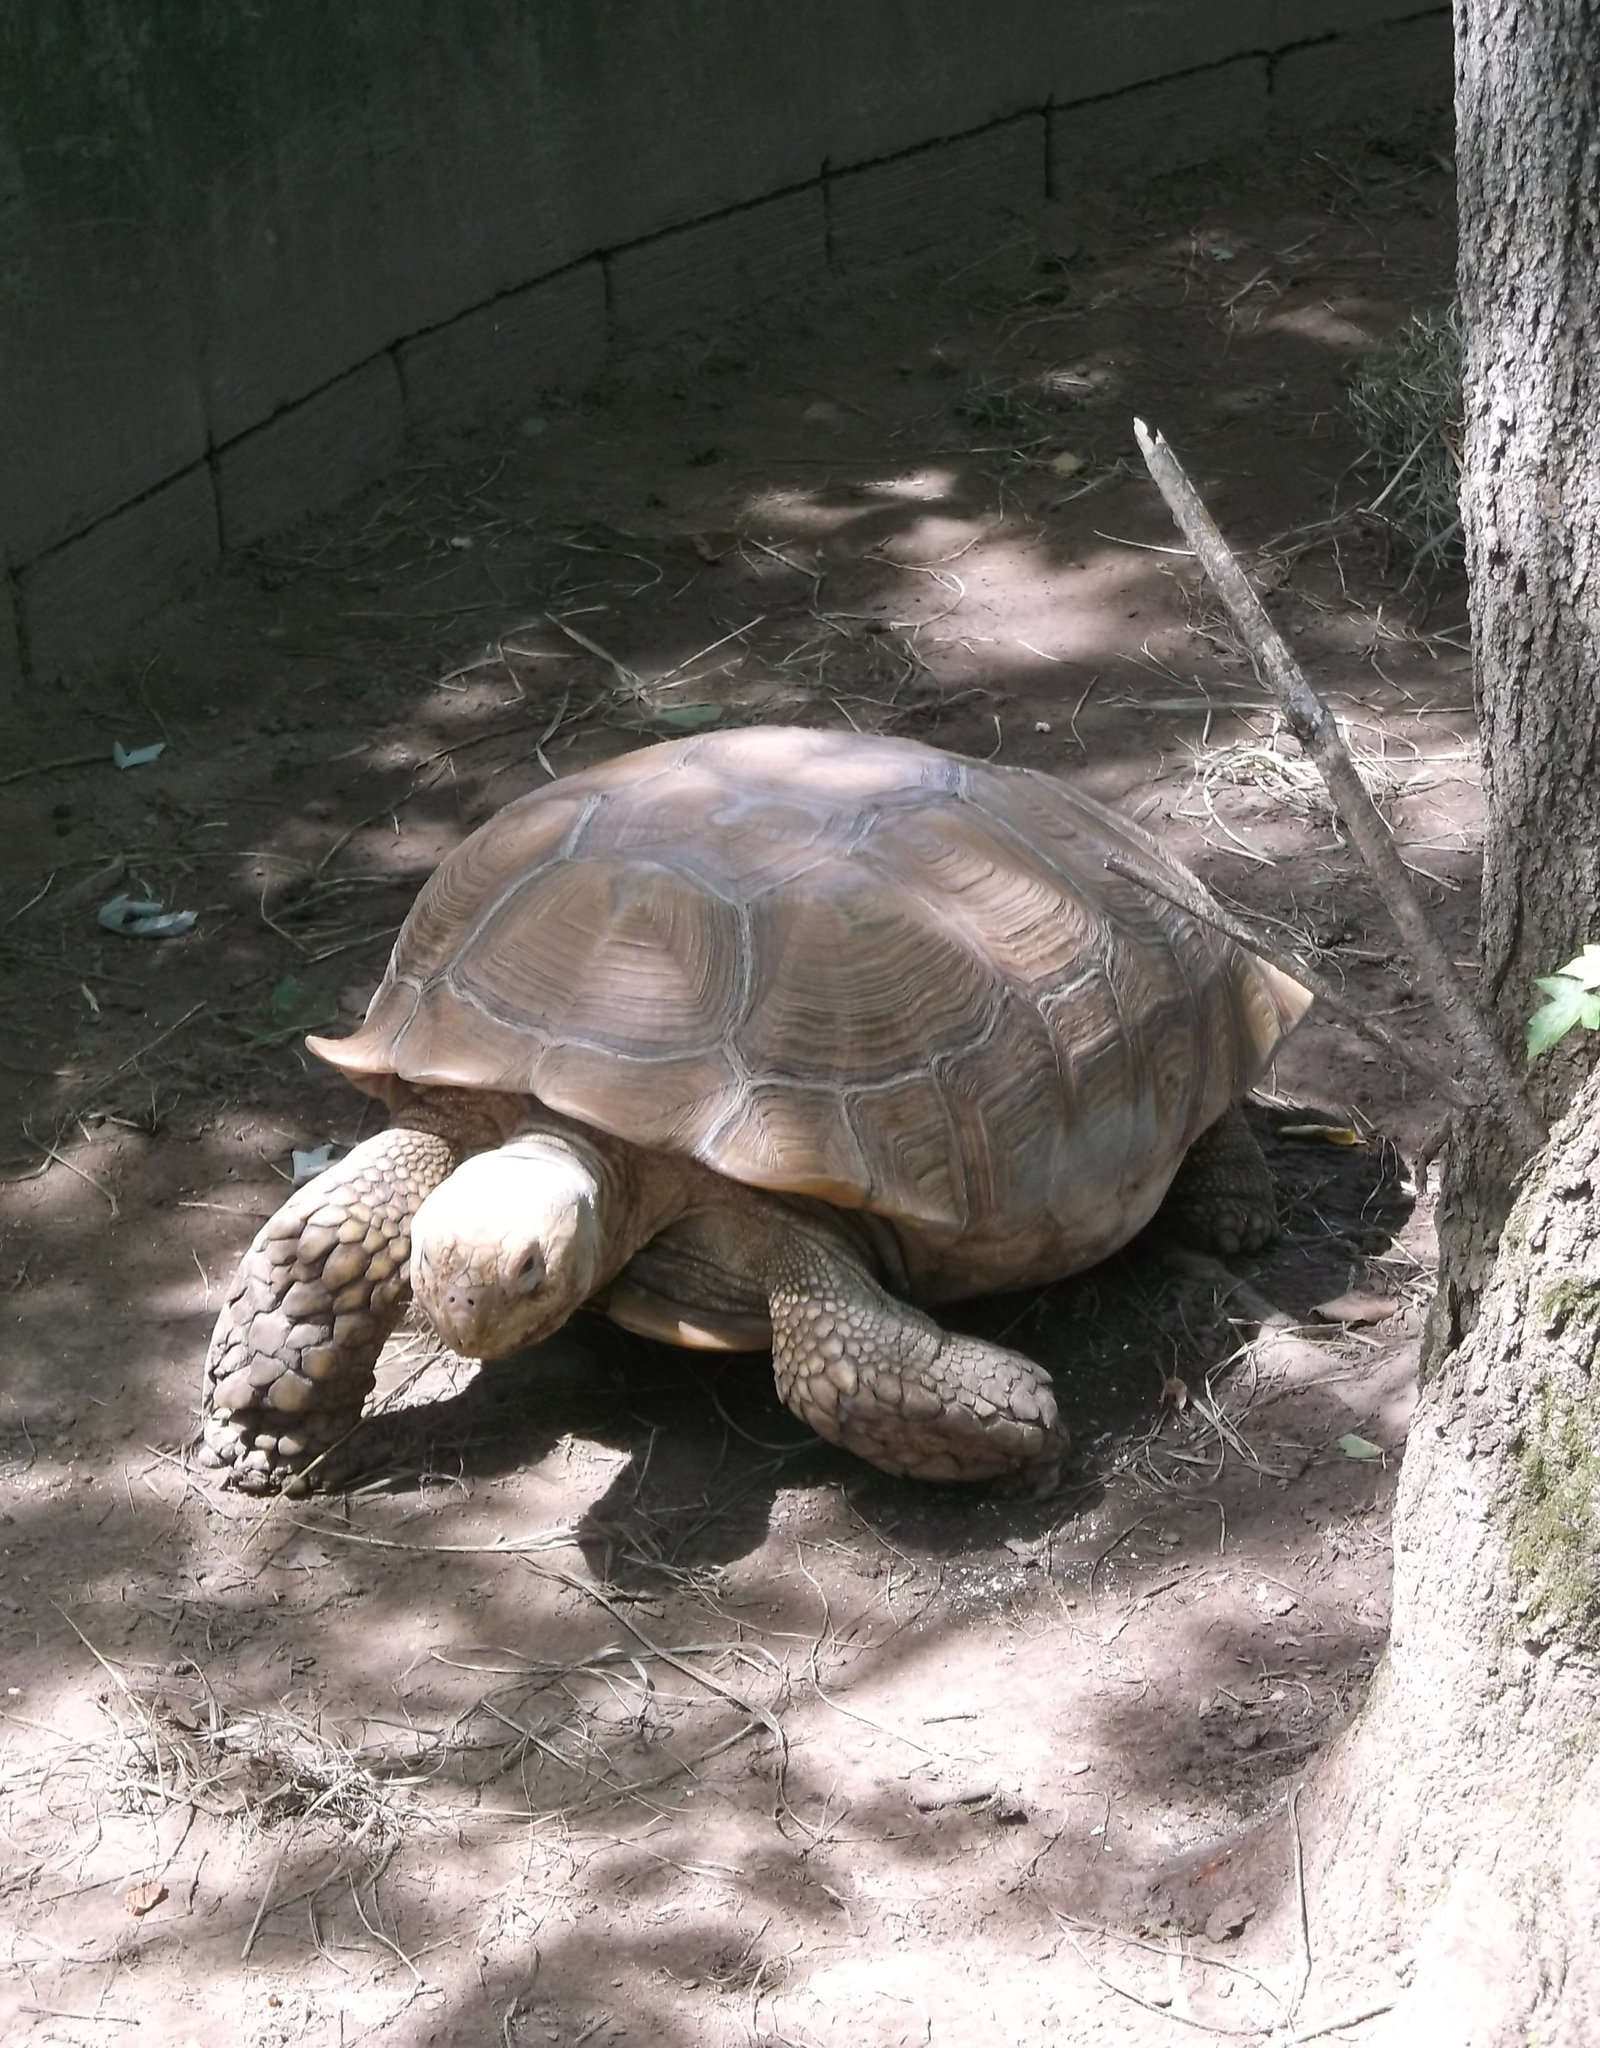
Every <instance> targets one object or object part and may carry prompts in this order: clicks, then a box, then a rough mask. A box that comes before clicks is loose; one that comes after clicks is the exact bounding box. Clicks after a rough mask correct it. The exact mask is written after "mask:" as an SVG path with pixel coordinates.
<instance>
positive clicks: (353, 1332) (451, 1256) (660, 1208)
mask: <svg viewBox="0 0 1600 2048" xmlns="http://www.w3.org/2000/svg"><path fill="white" fill-rule="evenodd" d="M1109 854H1116V855H1119V856H1121V857H1122V859H1123V861H1124V862H1132V863H1134V864H1135V865H1136V866H1141V867H1142V868H1143V869H1144V871H1146V872H1148V873H1149V874H1150V875H1151V876H1152V879H1153V880H1154V881H1155V882H1156V883H1157V884H1158V885H1159V884H1160V883H1161V882H1162V881H1163V880H1164V879H1166V878H1172V879H1174V880H1181V881H1187V882H1188V883H1189V884H1190V886H1191V887H1192V886H1195V885H1194V882H1193V877H1191V876H1189V875H1188V873H1187V871H1186V870H1184V869H1182V868H1181V867H1180V866H1179V865H1178V863H1177V862H1176V861H1174V860H1173V859H1171V858H1170V857H1169V856H1168V855H1166V854H1165V853H1164V852H1163V851H1162V850H1161V848H1160V846H1159V845H1158V844H1157V842H1156V841H1155V839H1153V838H1152V837H1151V836H1150V835H1149V834H1148V833H1146V832H1144V831H1143V830H1141V829H1140V828H1139V827H1138V826H1136V825H1134V824H1132V823H1130V822H1129V821H1127V820H1126V819H1124V818H1122V817H1120V816H1118V815H1117V814H1116V813H1115V812H1114V811H1112V810H1109V809H1107V808H1106V807H1104V806H1103V805H1101V804H1099V803H1096V802H1094V801H1092V800H1091V799H1090V798H1088V797H1086V796H1081V795H1078V794H1076V793H1075V792H1073V791H1072V790H1069V789H1068V788H1067V787H1066V786H1065V785H1063V784H1062V783H1060V782H1057V781H1056V780H1054V779H1053V778H1051V777H1049V776H1046V775H1044V774H1041V773H1038V772H1036V771H1033V770H1028V769H1018V768H1003V767H998V766H993V765H989V764H985V763H981V762H977V761H972V760H964V759H960V758H958V757H956V756H953V755H950V754H945V753H941V752H938V751H936V750H935V749H933V748H931V747H927V746H923V745H920V744H917V743H915V742H912V741H909V740H903V739H895V738H885V737H878V736H870V735H866V734H859V733H835V732H826V731H815V730H801V729H783V728H770V727H769V728H763V729H740V730H726V731H719V732H714V733H705V734H701V735H698V736H696V737H694V738H690V739H684V740H679V741H675V742H668V743H666V744H661V745H655V746H647V747H645V748H642V749H640V750H639V751H636V752H633V753H630V754H625V755H623V756H621V757H619V758H617V759H614V760H611V761H608V762H606V763H605V764H604V765H602V766H600V767H596V768H591V769H588V770H586V771H584V772H582V773H579V774H574V775H572V776H569V777H566V778H564V779H561V780H558V781H555V782H553V783H550V784H548V785H546V786H545V787H543V788H541V789H539V790H537V791H535V792H534V793H533V794H531V795H528V796H524V797H522V798H520V799H518V800H517V801H515V802H513V803H512V804H510V805H509V806H508V807H507V808H505V809H504V810H502V811H500V812H498V813H497V814H496V815H495V816H494V817H492V818H490V819H489V820H488V822H487V823H486V824H484V825H483V826H481V827H480V828H479V829H478V830H477V831H475V832H474V833H473V834H472V835H471V836H470V837H469V838H467V839H466V840H464V841H463V843H462V844H461V845H460V846H459V847H457V848H456V850H455V851H454V852H453V853H451V854H450V855H449V856H448V857H447V858H446V859H445V860H444V861H443V862H442V864H441V865H440V866H439V867H438V868H437V869H436V870H435V872H434V873H433V875H432V876H431V877H430V879H429V880H428V882H427V883H426V885H425V886H424V888H423V890H422V892H421V894H420V895H419V896H418V898H417V901H416V903H415V904H414V906H413V908H412V910H411V913H410V915H409V916H408V917H407V919H406V921H405V924H404V926H403V927H402V929H401V932H400V935H399V938H398V940H397V941H396V944H395V947H394V951H393V954H392V956H391V958H390V961H389V965H388V969H387V972H386V973H385V975H384V977H383V980H382V982H381V984H380V986H379V988H378V990H377V993H376V994H375V995H374V996H373V998H372V1002H371V1004H370V1006H369V1008H368V1011H367V1015H366V1021H365V1022H364V1024H363V1025H362V1026H361V1028H360V1029H359V1030H358V1031H357V1032H356V1033H355V1034H354V1035H353V1036H352V1037H349V1038H345V1039H341V1040H337V1041H332V1040H328V1039H322V1038H312V1039H309V1040H308V1041H307V1043H308V1045H309V1047H310V1048H311V1050H312V1051H313V1052H315V1053H317V1054H319V1055H320V1056H321V1057H322V1058H323V1059H324V1060H327V1061H329V1062H331V1063H332V1065H334V1066H335V1067H337V1068H339V1069H340V1071H341V1072H343V1073H344V1074H346V1075H348V1076H349V1078H350V1079H351V1080H352V1081H353V1082H355V1083H356V1085H357V1086H358V1087H361V1088H363V1089H365V1090H366V1091H367V1092H368V1093H370V1094H372V1095H375V1096H377V1097H378V1099H379V1100H380V1101H381V1102H383V1103H384V1104H385V1105H386V1106H387V1108H388V1111H389V1114H390V1118H391V1121H390V1123H389V1126H388V1128H387V1129H386V1130H384V1131H382V1132H381V1133H380V1134H379V1135H378V1136H376V1137H372V1138H368V1139H367V1140H366V1141H365V1142H364V1143H361V1144H358V1145H357V1146H356V1147H355V1149H354V1150H353V1151H352V1152H350V1153H349V1154H348V1156H347V1157H345V1158H343V1159H341V1160H340V1161H339V1162H338V1163H337V1164H336V1165H333V1166H330V1167H329V1168H328V1169H327V1170H326V1172H324V1173H322V1174H321V1175H319V1176H318V1178H317V1179H315V1180H313V1181H311V1182H310V1183H309V1184H308V1185H307V1186H305V1187H304V1188H302V1189H301V1190H300V1191H299V1192H297V1193H296V1194H295V1195H293V1196H292V1198H291V1199H290V1200H289V1201H288V1202H286V1203H285V1204H284V1206H283V1207H282V1208H281V1209H280V1210H279V1211H278V1213H277V1214H276V1215H275V1216H273V1217H272V1218H271V1220H270V1221H269V1222H268V1223H266V1224H265V1225H264V1227H263V1228H262V1229H261V1231H260V1232H259V1234H258V1235H257V1237H256V1239H255V1242H254V1243H253V1244H252V1245H251V1247H250V1249H249V1251H248V1252H247V1253H246V1254H245V1256H244V1259H243V1261H242V1262H241V1264H240V1266H239V1269H238V1273H237V1276H236V1278H235V1280H234V1283H233V1285H232V1287H231V1289H230V1291H229V1294H228V1298H227V1303H226V1306H225V1307H224V1308H223V1310H222V1312H221V1314H220V1316H219V1317H218V1320H217V1325H216V1331H215V1335H214V1336H213V1339H212V1343H211V1348H210V1353H209V1356H208V1358H207V1364H206V1406H207V1413H206V1416H205V1421H204V1430H203V1448H202V1449H201V1452H200V1457H201V1461H202V1462H203V1463H204V1464H206V1465H208V1466H210V1467H212V1468H219V1467H220V1468H226V1472H227V1476H228V1478H229V1480H230V1482H231V1483H233V1484H237V1485H241V1486H243V1487H245V1488H247V1489H249V1490H253V1491H268V1490H272V1489H275V1488H281V1487H284V1486H286V1485H288V1486H291V1487H292V1488H293V1490H295V1491H299V1490H301V1489H302V1488H303V1487H304V1486H305V1485H306V1484H308V1483H310V1482H311V1481H312V1480H314V1479H315V1478H316V1476H317V1473H316V1472H315V1471H313V1472H310V1473H308V1468H309V1467H315V1468H317V1471H320V1472H322V1473H323V1475H324V1476H327V1475H328V1474H329V1470H330V1467H329V1465H328V1463H327V1454H328V1453H329V1452H330V1451H331V1449H332V1448H333V1447H334V1446H335V1445H336V1444H338V1443H339V1442H340V1441H341V1440H342V1439H343V1438H344V1437H345V1436H346V1435H347V1434H348V1433H349V1431H350V1429H351V1427H352V1426H353V1424H354V1423H355V1421H356V1420H357V1418H358V1417H359V1415H360V1412H361V1407H362V1402H363V1399H364V1397H365V1396H366V1394H367V1393H368V1392H369V1391H370V1389H371V1387H372V1384H373V1376H374V1369H375V1366H376V1362H377V1359H378V1354H379V1352H380V1350H381V1348H382V1346H383V1343H384V1340H385V1338H386V1337H387V1335H388V1333H389V1331H390V1330H391V1329H392V1328H393V1327H394V1325H395V1323H396V1322H397V1320H398V1319H399V1317H400V1316H401V1314H402V1312H403V1310H404V1308H405V1306H406V1302H407V1299H408V1296H409V1297H414V1298H415V1300H416V1302H417V1303H418V1305H419V1306H420V1307H421V1309H422V1310H423V1312H424V1313H425V1314H426V1316H427V1318H428V1320H429V1321H430V1322H431V1323H432V1324H433V1327H434V1329H435V1330H436V1331H437V1332H438V1334H439V1335H440V1336H441V1337H442V1338H443V1339H444V1340H445V1342H446V1343H448V1344H449V1345H451V1346H453V1347H454V1348H455V1349H456V1350H457V1351H459V1352H462V1353H464V1354H466V1355H468V1356H473V1357H479V1358H497V1357H503V1356H506V1355H508V1354H510V1353H512V1352H515V1351H518V1350H520V1349H521V1348H522V1347H524V1346H526V1345H529V1344H533V1343H535V1342H537V1341H538V1340H539V1339H540V1338H543V1337H545V1336H548V1335H549V1334H550V1333H552V1332H553V1331H554V1330H556V1329H557V1328H559V1327H560V1325H561V1324H562V1323H564V1322H565V1321H566V1320H567V1318H568V1317H569V1316H570V1315H572V1314H573V1312H574V1311H575V1310H577V1309H579V1308H580V1307H582V1306H584V1305H585V1304H589V1305H591V1306H594V1307H597V1308H600V1309H603V1310H604V1311H605V1312H606V1313H607V1314H609V1315H610V1316H611V1317H612V1318H613V1319H614V1320H615V1321H616V1322H617V1323H620V1324H621V1325H622V1326H623V1327H624V1328H625V1329H628V1330H632V1331H637V1332H640V1333H642V1334H644V1335H647V1336H650V1337H655V1338H665V1339H667V1340H669V1341H671V1342H673V1343H677V1344H684V1345H694V1346H705V1347H711V1348H721V1349H733V1350H743V1349H765V1348H767V1347H768V1346H770V1348H771V1352H772V1363H773V1369H774V1372H775V1375H776V1379H777V1384H778V1389H779V1392H780V1394H781V1396H782V1398H783V1400H784V1401H785V1402H786V1403H787V1404H788V1406H789V1407H790V1408H791V1409H792V1410H793V1411H794V1412H795V1413H796V1414H798V1415H800V1416H802V1417H803V1418H804V1419H805V1420H806V1422H808V1423H809V1424H810V1425H811V1426H812V1427H813V1428H814V1429H816V1430H817V1431H818V1432H819V1433H820V1434H821V1435H822V1436H824V1437H826V1438H827V1439H829V1440H830V1441H831V1442H833V1443H836V1444H841V1445H843V1446H845V1447H846V1448H847V1449H849V1450H850V1451H853V1452H855V1453H857V1454H858V1455H859V1456H861V1457H862V1458H865V1459H867V1460H869V1461H870V1462H871V1463H873V1464H874V1465H877V1466H880V1467H882V1468H883V1469H884V1470H885V1471H888V1472H892V1473H901V1474H910V1475H914V1476H916V1477H918V1478H922V1479H930V1480H946V1479H963V1480H985V1479H1004V1480H1006V1481H1007V1482H1008V1483H1009V1484H1010V1485H1012V1486H1013V1487H1015V1486H1018V1485H1021V1486H1023V1487H1026V1488H1030V1489H1032V1490H1034V1491H1038V1492H1043V1491H1047V1490H1049V1489H1050V1488H1051V1487H1052V1486H1053V1485H1054V1483H1055V1480H1056V1474H1057V1470H1058V1467H1059V1463H1060V1459H1061V1455H1062V1451H1063V1447H1064V1433H1063V1431H1062V1428H1061V1425H1060V1423H1059V1420H1058V1418H1057V1414H1056V1405H1055V1401H1054V1397H1053V1395H1052V1392H1051V1387H1050V1381H1049V1377H1048V1375H1047V1374H1046V1373H1045V1372H1044V1371H1043V1370H1042V1368H1040V1367H1039V1366H1037V1365H1035V1364H1034V1363H1033V1362H1032V1361H1031V1360H1030V1359H1028V1358H1025V1357H1024V1356H1022V1355H1021V1354H1020V1353H1018V1352H1016V1351H1012V1350H1009V1349H1007V1348H1005V1347H1003V1346H1001V1345H998V1344H993V1343H988V1342H984V1341H982V1340H980V1339H979V1338H976V1337H971V1336H964V1335H957V1334H954V1333H952V1332H950V1331H948V1330H946V1329H945V1328H943V1327H942V1326H941V1325H940V1324H939V1323H938V1322H937V1321H936V1320H935V1319H934V1318H933V1317H932V1316H930V1315H929V1314H927V1313H926V1310H927V1309H928V1308H929V1307H933V1306H937V1305H938V1304H939V1303H941V1302H946V1301H951V1300H955V1299H958V1298H960V1297H963V1296H969V1295H973V1294H978V1293H984V1292H989V1291H994V1290H998V1289H1001V1288H1010V1287H1019V1286H1025V1285H1032V1284H1039V1283H1043V1282H1045V1281H1050V1280H1055V1279H1058V1278H1061V1277H1064V1276H1065V1275H1068V1274H1071V1273H1073V1272H1076V1271H1078V1270H1080V1269H1082V1268H1084V1267H1086V1266H1089V1265H1092V1264H1093V1263H1094V1262H1096V1261H1097V1260H1100V1259H1103V1258H1104V1257H1106V1256H1107V1255H1108V1254H1109V1253H1111V1252H1113V1251H1115V1250H1117V1249H1118V1248H1119V1247H1120V1246H1121V1245H1123V1244H1124V1243H1126V1242H1127V1240H1128V1239H1129V1238H1131V1237H1132V1236H1133V1235H1134V1234H1135V1233H1136V1232H1137V1231H1139V1230H1140V1229H1141V1228H1142V1227H1143V1226H1144V1225H1145V1224H1146V1223H1147V1222H1149V1221H1150V1219H1151V1217H1152V1216H1153V1214H1154V1213H1155V1211H1156V1209H1157V1208H1158V1206H1160V1205H1161V1203H1162V1201H1163V1198H1164V1197H1167V1196H1168V1194H1169V1189H1170V1190H1171V1197H1170V1206H1172V1207H1173V1208H1174V1209H1175V1210H1176V1212H1177V1213H1178V1216H1179V1220H1180V1223H1182V1224H1184V1225H1185V1226H1186V1227H1187V1228H1188V1229H1189V1230H1190V1231H1191V1232H1194V1233H1198V1234H1199V1235H1200V1236H1201V1237H1202V1238H1204V1239H1208V1240H1209V1241H1210V1243H1211V1244H1212V1245H1213V1247H1214V1248H1217V1249H1220V1250H1223V1251H1238V1250H1251V1249H1255V1248H1258V1247H1259V1246H1260V1245H1261V1244H1263V1243H1265V1242H1266V1241H1267V1240H1268V1239H1269V1238H1270V1237H1271V1236H1272V1234H1273V1232H1274V1230H1275V1227H1276V1226H1275V1218H1274V1212H1273V1202H1272V1184H1271V1180H1270V1177H1269V1175H1268V1173H1267V1169H1266V1164H1265V1161H1264V1160H1263V1158H1262V1156H1261V1153H1260V1151H1259V1149H1258V1148H1257V1147H1256V1145H1255V1142H1254V1140H1253V1138H1252V1137H1251V1135H1250V1132H1249V1129H1248V1126H1247V1125H1246V1124H1245V1122H1244V1119H1243V1116H1242V1114H1241V1111H1240V1108H1239V1103H1240V1098H1241V1096H1242V1094H1243V1092H1244V1091H1245V1090H1246V1089H1247V1088H1248V1087H1249V1086H1250V1085H1251V1084H1252V1083H1253V1082H1254V1081H1255V1080H1256V1079H1257V1078H1258V1077H1259V1076H1260V1074H1261V1073H1262V1071H1263V1069H1264V1068H1265V1066H1266V1064H1267V1062H1268V1061H1269V1060H1270V1058H1271V1057H1272V1055H1273V1052H1274V1049H1275V1048H1276V1046H1277V1044H1278V1042H1279V1040H1280V1039H1281V1038H1282V1036H1283V1035H1284V1033H1285V1032H1286V1031H1287V1030H1288V1029H1290V1028H1291V1027H1292V1026H1293V1024H1294V1023H1295V1022H1297V1021H1298V1019H1299V1017H1300V1015H1301V1014H1302V1012H1303V1011H1304V1010H1305V1008H1306V1007H1307V1005H1308V1004H1309V1002H1310V997H1309V996H1308V995H1307V994H1306V992H1305V991H1304V990H1303V989H1302V988H1301V987H1300V986H1299V984H1298V983H1296V982H1294V981H1292V980H1290V979H1289V977H1288V976H1287V975H1285V974H1283V973H1282V972H1281V971H1280V970H1278V969H1276V968H1274V967H1272V966H1270V965H1269V964H1267V963H1266V962H1264V961H1262V960H1260V959H1257V958H1256V957H1254V956H1253V955H1252V954H1250V953H1248V952H1246V951H1245V950H1244V949H1243V948H1241V947H1239V946H1237V945H1235V944H1234V943H1233V942H1232V941H1231V940H1229V939H1225V938H1223V937H1221V936H1220V935H1218V934H1217V933H1216V932H1215V931H1213V930H1212V929H1209V928H1208V927H1207V926H1205V925H1203V924H1201V923H1199V922H1198V921H1197V920H1195V919H1194V918H1193V917H1191V916H1190V915H1188V913H1187V912H1185V911H1183V910H1180V909H1178V908H1177V907H1176V906H1175V905H1174V904H1173V903H1171V902H1170V901H1168V900H1166V899H1165V898H1163V897H1161V896H1159V895H1157V894H1154V893H1152V892H1151V891H1148V890H1145V889H1142V888H1141V887H1139V886H1138V885H1136V884H1135V883H1133V882H1131V881H1129V880H1127V879H1125V878H1123V877H1121V876H1118V875H1116V874H1114V873H1112V872H1109V871H1108V869H1107V867H1106V864H1105V863H1106V857H1107V856H1108V855H1109Z"/></svg>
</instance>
